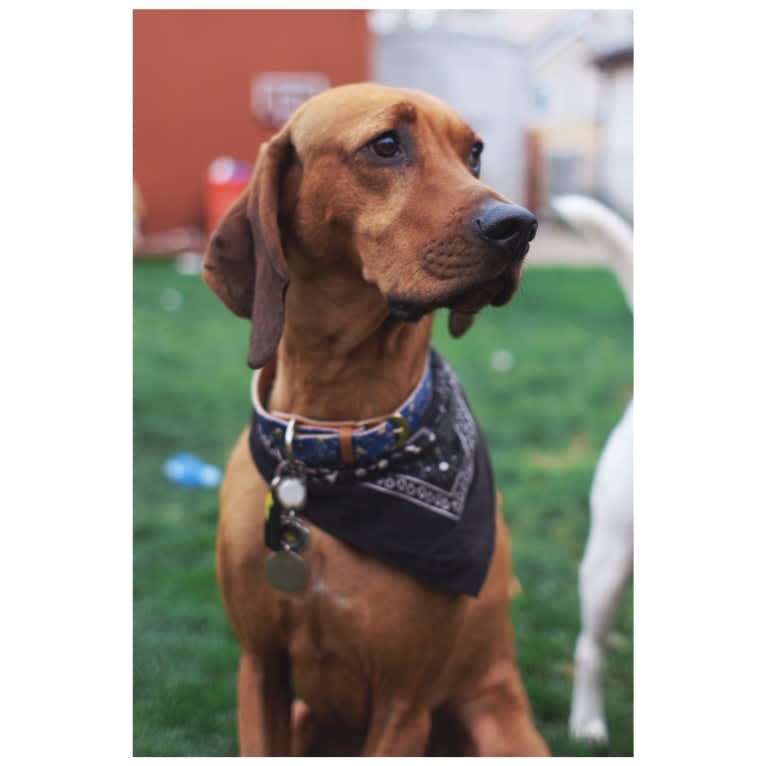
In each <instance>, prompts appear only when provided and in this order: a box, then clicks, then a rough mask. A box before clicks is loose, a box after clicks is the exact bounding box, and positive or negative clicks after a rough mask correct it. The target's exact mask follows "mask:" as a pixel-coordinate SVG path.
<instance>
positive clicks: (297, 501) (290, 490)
mask: <svg viewBox="0 0 766 766" xmlns="http://www.w3.org/2000/svg"><path fill="white" fill-rule="evenodd" d="M295 426H296V421H295V418H293V419H291V420H290V422H289V423H288V424H287V428H286V429H285V458H286V460H283V461H282V462H281V463H280V464H279V465H278V466H277V471H276V474H275V475H274V479H273V480H272V482H271V491H272V493H273V495H274V497H275V498H276V500H277V501H278V502H279V504H280V505H281V506H282V507H283V508H285V509H287V510H293V509H294V510H300V509H301V508H303V507H304V506H305V505H306V498H307V495H308V492H307V489H306V472H305V470H304V467H303V463H301V462H300V461H298V460H296V459H295V451H294V449H293V441H294V439H295Z"/></svg>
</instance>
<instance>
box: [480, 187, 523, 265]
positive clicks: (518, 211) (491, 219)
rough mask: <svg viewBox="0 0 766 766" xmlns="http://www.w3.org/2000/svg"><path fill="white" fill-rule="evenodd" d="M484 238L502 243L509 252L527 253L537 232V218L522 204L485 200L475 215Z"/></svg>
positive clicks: (481, 235)
mask: <svg viewBox="0 0 766 766" xmlns="http://www.w3.org/2000/svg"><path fill="white" fill-rule="evenodd" d="M473 225H474V227H475V228H476V230H477V231H478V233H479V236H480V237H482V238H483V239H487V240H489V241H491V242H494V243H496V244H498V245H500V246H501V247H502V248H503V249H505V250H507V251H508V252H509V254H514V255H515V254H522V255H523V254H525V253H526V251H527V250H528V249H529V247H528V245H529V243H530V242H531V241H532V240H533V239H534V238H535V234H537V218H535V216H534V215H533V214H532V213H530V212H529V210H527V209H526V208H524V207H521V205H508V204H506V203H504V202H498V201H496V200H492V201H491V202H485V203H484V204H483V205H482V206H481V207H480V208H479V210H478V211H477V212H476V214H475V215H474V217H473Z"/></svg>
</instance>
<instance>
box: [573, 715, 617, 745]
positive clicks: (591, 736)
mask: <svg viewBox="0 0 766 766" xmlns="http://www.w3.org/2000/svg"><path fill="white" fill-rule="evenodd" d="M569 735H570V736H571V737H572V738H573V739H582V740H585V739H588V740H591V741H593V742H606V741H607V739H608V735H607V730H606V721H604V719H603V718H600V717H598V716H595V717H590V718H587V719H586V720H582V721H578V720H574V719H572V720H570V722H569Z"/></svg>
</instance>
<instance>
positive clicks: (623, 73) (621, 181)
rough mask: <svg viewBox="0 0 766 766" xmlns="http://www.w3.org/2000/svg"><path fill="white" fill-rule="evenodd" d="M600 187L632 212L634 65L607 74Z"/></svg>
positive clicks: (615, 203)
mask: <svg viewBox="0 0 766 766" xmlns="http://www.w3.org/2000/svg"><path fill="white" fill-rule="evenodd" d="M603 88H604V90H603V102H602V104H603V107H602V112H601V114H602V122H601V140H600V142H599V143H600V152H599V164H598V189H599V192H600V193H601V194H602V195H603V196H604V198H605V199H606V200H607V201H608V202H609V203H610V204H612V205H613V206H614V207H616V208H617V209H618V210H619V211H620V212H622V213H625V214H627V215H628V216H630V217H631V218H632V216H633V67H631V66H624V67H620V68H619V69H615V70H612V71H610V72H606V73H605V74H604V85H603Z"/></svg>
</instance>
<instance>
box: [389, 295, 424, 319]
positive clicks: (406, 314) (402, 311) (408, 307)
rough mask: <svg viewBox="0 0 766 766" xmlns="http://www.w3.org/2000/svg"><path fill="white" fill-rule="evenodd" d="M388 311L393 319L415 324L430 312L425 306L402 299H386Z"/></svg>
mask: <svg viewBox="0 0 766 766" xmlns="http://www.w3.org/2000/svg"><path fill="white" fill-rule="evenodd" d="M386 302H387V303H388V310H389V312H390V314H391V316H393V317H394V318H395V319H401V320H402V321H404V322H417V321H418V320H419V319H421V318H422V317H423V315H424V314H427V313H428V312H429V311H431V309H430V308H428V307H427V306H423V305H421V304H419V303H417V302H415V301H409V300H406V299H402V298H391V297H389V298H387V299H386Z"/></svg>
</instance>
